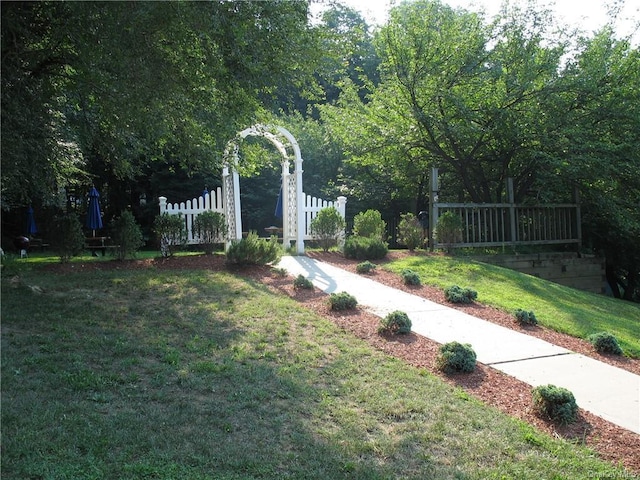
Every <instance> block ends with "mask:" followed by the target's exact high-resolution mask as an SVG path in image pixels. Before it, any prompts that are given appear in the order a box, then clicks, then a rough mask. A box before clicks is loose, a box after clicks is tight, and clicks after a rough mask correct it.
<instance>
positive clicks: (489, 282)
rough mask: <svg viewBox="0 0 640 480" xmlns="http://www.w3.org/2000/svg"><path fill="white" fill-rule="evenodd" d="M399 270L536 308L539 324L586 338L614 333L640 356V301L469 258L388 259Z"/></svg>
mask: <svg viewBox="0 0 640 480" xmlns="http://www.w3.org/2000/svg"><path fill="white" fill-rule="evenodd" d="M385 268H387V269H389V270H391V271H393V272H396V273H398V274H399V273H400V272H401V271H402V270H403V269H406V268H409V269H411V270H413V271H415V272H416V273H418V274H419V275H420V279H421V281H422V283H423V284H427V285H434V286H437V287H440V288H442V289H444V288H447V287H450V286H451V285H459V286H461V287H470V288H473V289H474V290H476V291H477V292H478V300H477V301H478V302H480V303H483V304H486V305H492V306H494V307H497V308H500V309H502V310H505V311H507V312H514V311H515V310H516V309H518V308H522V309H523V310H527V311H530V310H532V311H533V312H534V313H535V315H536V318H537V319H538V321H539V322H540V324H542V325H544V326H546V327H549V328H551V329H554V330H557V331H559V332H563V333H568V334H569V335H573V336H575V337H580V338H587V337H588V336H589V335H591V334H592V333H597V332H601V331H608V332H611V333H613V334H614V335H615V336H616V337H617V339H618V341H619V343H620V346H621V347H622V348H623V350H624V351H625V354H626V355H628V356H630V357H634V358H640V305H638V304H635V303H630V302H625V301H622V300H616V299H614V298H609V297H605V296H604V295H597V294H593V293H588V292H582V291H580V290H575V289H573V288H569V287H564V286H562V285H559V284H557V283H553V282H549V281H546V280H541V279H539V278H537V277H533V276H531V275H525V274H522V273H519V272H516V271H513V270H509V269H506V268H502V267H497V266H494V265H488V264H486V263H481V262H476V261H473V260H470V259H468V258H460V257H448V256H441V255H415V256H409V257H405V258H403V259H401V260H397V261H394V262H392V263H390V264H387V265H385Z"/></svg>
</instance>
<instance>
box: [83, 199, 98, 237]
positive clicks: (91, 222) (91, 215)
mask: <svg viewBox="0 0 640 480" xmlns="http://www.w3.org/2000/svg"><path fill="white" fill-rule="evenodd" d="M85 225H86V226H87V228H90V229H91V230H92V231H93V236H94V237H95V236H96V230H98V229H100V228H102V214H101V213H100V194H99V193H98V190H96V187H91V191H90V192H89V208H88V209H87V222H86V224H85Z"/></svg>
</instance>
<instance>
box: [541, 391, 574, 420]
mask: <svg viewBox="0 0 640 480" xmlns="http://www.w3.org/2000/svg"><path fill="white" fill-rule="evenodd" d="M532 398H533V410H534V411H535V412H536V413H537V414H538V415H540V416H542V417H547V418H549V419H551V420H552V421H553V422H556V423H559V424H561V425H566V424H568V423H572V422H574V421H575V419H576V416H577V414H578V405H577V404H576V399H575V397H574V396H573V393H571V392H570V391H569V390H567V389H566V388H562V387H556V386H555V385H541V386H539V387H536V388H534V389H533V394H532Z"/></svg>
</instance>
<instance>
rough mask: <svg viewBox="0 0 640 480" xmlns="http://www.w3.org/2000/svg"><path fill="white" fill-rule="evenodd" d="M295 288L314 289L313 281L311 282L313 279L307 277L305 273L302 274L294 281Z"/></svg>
mask: <svg viewBox="0 0 640 480" xmlns="http://www.w3.org/2000/svg"><path fill="white" fill-rule="evenodd" d="M293 288H295V289H298V288H305V289H307V290H312V289H313V283H311V280H309V279H308V278H306V277H305V276H304V275H302V274H300V275H298V276H297V277H296V278H295V280H294V281H293Z"/></svg>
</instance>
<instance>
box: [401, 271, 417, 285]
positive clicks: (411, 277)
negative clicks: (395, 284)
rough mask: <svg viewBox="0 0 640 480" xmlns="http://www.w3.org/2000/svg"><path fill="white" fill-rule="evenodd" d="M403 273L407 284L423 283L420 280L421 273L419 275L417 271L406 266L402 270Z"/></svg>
mask: <svg viewBox="0 0 640 480" xmlns="http://www.w3.org/2000/svg"><path fill="white" fill-rule="evenodd" d="M401 275H402V279H403V280H404V283H405V285H415V286H420V285H421V283H422V282H421V281H420V275H418V274H417V273H416V272H414V271H413V270H410V269H408V268H405V269H404V270H402V273H401Z"/></svg>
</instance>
